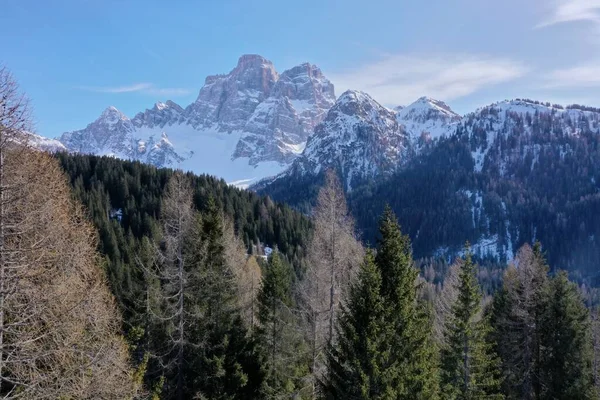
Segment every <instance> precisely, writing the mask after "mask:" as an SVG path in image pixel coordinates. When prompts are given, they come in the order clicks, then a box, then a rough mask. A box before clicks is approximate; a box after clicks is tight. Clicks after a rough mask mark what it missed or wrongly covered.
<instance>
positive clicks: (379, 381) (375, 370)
mask: <svg viewBox="0 0 600 400" xmlns="http://www.w3.org/2000/svg"><path fill="white" fill-rule="evenodd" d="M381 285H382V278H381V271H380V270H379V268H378V267H377V265H376V264H375V260H374V256H373V254H372V252H371V251H368V252H367V255H366V256H365V259H364V262H363V264H362V266H361V269H360V271H359V274H358V279H357V282H356V283H354V284H353V285H352V286H351V288H350V294H349V299H348V304H347V305H346V306H343V307H342V311H341V315H340V317H339V319H338V321H337V323H336V331H337V337H338V340H337V342H336V343H334V344H331V345H330V348H329V352H328V353H327V373H326V374H325V379H324V381H323V382H322V392H323V394H324V395H325V397H326V398H327V399H332V400H333V399H352V400H360V399H364V400H371V399H374V400H377V399H395V398H399V397H398V393H397V387H396V385H395V377H396V375H397V374H399V372H400V371H398V367H397V364H396V363H394V361H393V360H392V358H391V357H392V346H393V345H394V343H393V342H392V341H390V340H389V339H390V338H391V337H392V336H393V327H392V326H391V325H390V324H389V318H390V314H389V313H390V308H389V307H388V304H386V301H385V299H384V298H383V296H382V295H381Z"/></svg>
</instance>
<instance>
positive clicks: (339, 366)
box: [0, 71, 600, 400]
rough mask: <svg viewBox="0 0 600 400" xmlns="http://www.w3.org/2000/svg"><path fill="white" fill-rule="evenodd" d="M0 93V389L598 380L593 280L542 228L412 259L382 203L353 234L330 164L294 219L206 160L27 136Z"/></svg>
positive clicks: (23, 109)
mask: <svg viewBox="0 0 600 400" xmlns="http://www.w3.org/2000/svg"><path fill="white" fill-rule="evenodd" d="M0 93H1V94H2V96H0V396H2V397H3V398H6V399H17V398H23V399H56V398H61V399H62V398H64V399H152V400H157V399H194V398H195V399H315V398H319V399H365V400H366V399H504V398H508V399H597V398H599V397H598V396H599V393H598V390H599V389H600V375H599V374H598V373H599V367H600V364H599V363H598V358H599V357H600V346H598V343H599V340H600V318H598V316H599V315H600V314H599V311H598V302H597V300H596V299H597V298H598V296H597V293H596V290H595V289H594V288H591V287H589V286H584V285H582V286H578V285H577V284H576V283H574V282H572V281H571V280H569V276H568V275H567V273H566V272H560V271H557V270H556V268H550V266H549V264H548V262H547V260H546V255H545V252H544V250H543V247H542V246H541V244H540V243H539V242H536V243H534V244H533V246H530V245H529V244H527V243H524V244H523V245H522V246H520V248H519V249H518V250H517V251H515V257H514V259H513V260H512V261H511V262H510V265H508V266H506V267H503V268H498V267H497V266H495V267H489V266H488V267H486V268H482V267H480V265H479V264H478V260H477V259H476V258H475V257H473V254H472V250H471V247H470V245H469V244H468V242H466V240H467V239H469V238H470V237H469V236H468V235H464V236H463V237H460V236H461V234H462V233H463V232H461V231H457V232H456V233H455V236H454V240H456V241H460V242H466V243H465V244H463V246H464V247H463V251H462V254H463V256H462V257H460V258H457V259H455V260H452V262H450V263H447V262H446V261H445V260H441V261H439V260H431V259H420V260H418V261H415V260H414V259H413V252H414V251H413V249H414V248H415V247H416V245H415V243H416V242H417V240H418V235H416V236H415V238H416V239H415V241H414V242H413V241H412V240H411V236H410V235H408V234H406V233H405V232H403V231H402V229H401V226H400V224H399V222H398V217H397V215H396V213H395V212H394V210H393V209H392V207H389V206H384V207H382V210H381V213H380V214H379V215H378V216H377V222H376V223H375V227H376V228H374V229H376V230H377V232H376V233H372V236H373V240H369V241H368V243H370V244H372V245H373V246H371V245H367V246H365V245H364V243H365V241H364V240H361V239H362V238H361V237H360V236H359V235H357V230H358V229H357V228H358V227H357V225H356V224H355V222H354V219H353V218H352V216H351V210H350V209H349V207H348V205H347V202H346V196H345V193H344V191H343V189H342V186H341V184H340V182H339V179H338V177H337V175H336V173H335V172H334V171H329V172H327V173H326V174H325V175H324V176H323V178H322V179H323V180H322V186H321V187H320V188H318V189H315V192H316V196H315V200H314V208H313V209H312V211H311V213H310V218H309V217H307V216H305V215H303V214H301V213H299V212H297V211H294V210H293V209H291V208H289V207H288V206H285V205H282V204H279V203H274V202H273V201H271V200H270V198H268V197H260V196H258V195H256V194H253V193H251V192H247V191H243V190H239V189H235V188H232V187H230V186H228V185H227V184H226V183H225V182H223V181H220V180H216V179H214V178H211V177H207V176H194V175H192V174H187V173H184V172H182V171H173V170H167V169H156V168H154V167H150V166H146V165H142V164H140V163H134V162H128V161H120V160H116V159H113V158H109V157H92V156H80V155H66V154H58V155H56V156H54V157H52V156H50V155H48V154H45V153H43V152H40V151H38V150H33V149H31V148H29V147H28V146H27V136H26V135H24V134H23V132H24V131H27V130H28V129H29V128H30V127H29V126H28V121H29V120H30V117H29V116H28V108H27V103H26V101H24V98H23V97H22V96H21V95H20V93H19V92H18V88H17V87H16V85H15V84H14V81H13V80H12V78H11V76H10V74H7V73H5V72H3V71H2V72H0ZM440 162H442V161H440ZM465 162H468V161H465ZM440 185H441V183H440ZM448 190H449V189H448ZM440 218H442V216H440ZM573 251H574V252H576V251H577V249H576V248H575V249H573ZM490 274H491V275H490Z"/></svg>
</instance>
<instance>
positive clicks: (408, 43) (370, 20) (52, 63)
mask: <svg viewBox="0 0 600 400" xmlns="http://www.w3.org/2000/svg"><path fill="white" fill-rule="evenodd" d="M0 37H1V38H2V39H3V45H2V51H1V52H0V64H3V65H5V66H6V67H8V68H9V69H10V70H11V71H12V72H13V74H14V75H15V77H16V78H17V80H18V81H19V83H20V85H21V87H22V89H23V90H24V91H25V92H26V93H27V94H28V95H29V97H30V98H31V101H32V105H33V108H34V114H35V122H36V127H37V132H38V133H39V134H42V135H45V136H50V137H54V136H58V135H59V134H61V133H62V132H64V131H69V130H74V129H80V128H83V127H85V125H86V124H87V123H89V122H91V121H93V120H94V119H96V118H97V117H98V115H99V114H100V113H101V112H102V110H103V109H105V108H106V107H107V106H109V105H114V106H116V107H117V108H119V109H120V110H121V111H123V112H124V113H125V114H127V115H129V116H130V117H133V115H134V114H135V113H136V112H138V111H142V110H143V109H145V108H149V107H151V106H152V105H153V104H154V103H155V102H156V101H158V100H161V101H164V100H167V99H172V100H174V101H176V102H177V103H179V104H181V105H182V106H186V105H187V104H189V103H191V102H192V101H194V99H195V98H196V96H197V93H198V90H199V89H200V87H201V86H202V84H203V82H204V78H205V77H206V76H207V75H211V74H215V73H226V72H228V71H230V70H231V69H232V68H233V67H234V66H235V64H236V62H237V59H238V57H239V56H240V55H241V54H245V53H257V54H261V55H263V56H264V57H266V58H268V59H270V60H271V61H273V62H274V64H275V66H276V68H277V69H278V70H279V71H280V72H281V71H283V70H284V69H286V68H289V67H292V66H294V65H297V64H299V63H301V62H304V61H309V62H311V63H314V64H317V65H319V66H320V67H321V69H322V70H323V71H324V73H325V74H326V75H327V76H328V77H329V78H330V79H331V80H332V81H333V83H334V84H335V85H336V93H337V94H338V95H339V94H341V93H342V91H343V90H345V89H349V88H352V89H360V90H364V91H366V92H368V93H369V94H371V95H372V96H373V97H374V98H375V99H376V100H378V101H379V102H380V103H382V104H385V105H389V106H392V105H397V104H407V103H410V102H411V101H413V100H415V99H416V98H417V97H420V96H423V95H427V96H431V97H434V98H438V99H440V100H444V101H446V102H447V103H448V104H449V105H450V106H451V107H452V108H454V109H455V110H456V111H457V112H459V113H465V112H468V111H471V110H473V109H475V108H476V107H479V106H482V105H485V104H488V103H491V102H494V101H498V100H504V99H510V98H515V97H530V98H535V99H539V100H544V101H551V102H558V103H575V102H577V103H582V104H588V105H594V106H600V91H599V89H600V0H561V1H554V0H503V1H489V0H429V1H422V0H421V1H417V0H414V1H413V0H389V1H388V0H369V1H364V0H344V1H337V0H332V1H326V0H319V1H317V0H304V1H292V2H285V1H267V0H265V1H258V0H244V1H237V0H235V1H234V0H211V1H207V0H198V1H192V0H176V1H153V0H144V1H142V0H139V1H138V0H48V1H39V0H3V5H2V13H1V14H0Z"/></svg>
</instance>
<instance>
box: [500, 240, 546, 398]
mask: <svg viewBox="0 0 600 400" xmlns="http://www.w3.org/2000/svg"><path fill="white" fill-rule="evenodd" d="M547 275H548V267H547V265H546V262H545V260H544V256H543V254H542V251H541V246H540V244H539V243H536V244H535V245H534V247H533V249H532V248H531V247H530V246H529V245H524V246H523V247H521V248H520V249H519V251H518V252H517V255H516V257H515V260H514V261H513V264H512V265H511V266H509V267H508V269H507V270H506V272H505V274H504V282H503V285H502V288H501V289H500V290H498V292H497V293H496V295H495V296H494V303H493V310H492V315H491V320H492V325H493V328H494V333H493V336H494V341H495V343H496V346H497V347H496V349H497V350H496V351H497V353H498V355H499V356H500V358H501V360H502V374H503V377H504V382H503V392H504V393H505V394H506V395H507V396H508V397H509V398H515V399H525V400H526V399H539V398H540V395H541V387H540V381H539V376H540V371H539V368H540V362H539V361H540V360H539V359H540V356H541V354H542V347H541V342H540V335H541V322H542V316H543V314H544V310H545V308H546V303H547V298H548V295H547V290H548V276H547Z"/></svg>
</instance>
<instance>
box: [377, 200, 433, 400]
mask: <svg viewBox="0 0 600 400" xmlns="http://www.w3.org/2000/svg"><path fill="white" fill-rule="evenodd" d="M379 231H380V234H381V240H380V243H379V250H378V252H377V256H376V258H375V263H376V264H377V266H378V267H379V269H380V270H381V295H382V296H383V298H384V302H385V304H386V305H387V307H390V310H389V313H388V315H389V319H388V321H389V323H390V325H391V327H392V330H393V332H394V333H393V336H392V337H391V338H389V340H390V341H391V342H392V343H393V344H394V345H393V347H392V348H391V349H390V360H391V362H392V364H395V365H396V369H397V371H398V374H397V375H396V376H395V377H394V379H395V385H396V391H397V398H399V399H421V398H423V399H431V398H434V397H436V395H437V390H438V380H437V374H438V371H437V362H436V351H435V345H434V343H433V338H432V330H431V325H432V324H431V318H430V316H429V315H428V313H427V312H426V311H427V308H426V307H425V305H424V304H422V303H421V304H420V302H419V300H418V287H417V278H418V275H419V272H418V270H417V269H416V268H415V266H414V263H413V259H412V252H411V245H410V239H409V238H408V236H407V235H403V234H402V232H401V230H400V226H399V225H398V221H397V219H396V216H395V215H394V213H393V212H392V210H391V208H389V207H386V210H385V211H384V214H383V216H382V218H381V221H380V225H379Z"/></svg>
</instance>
